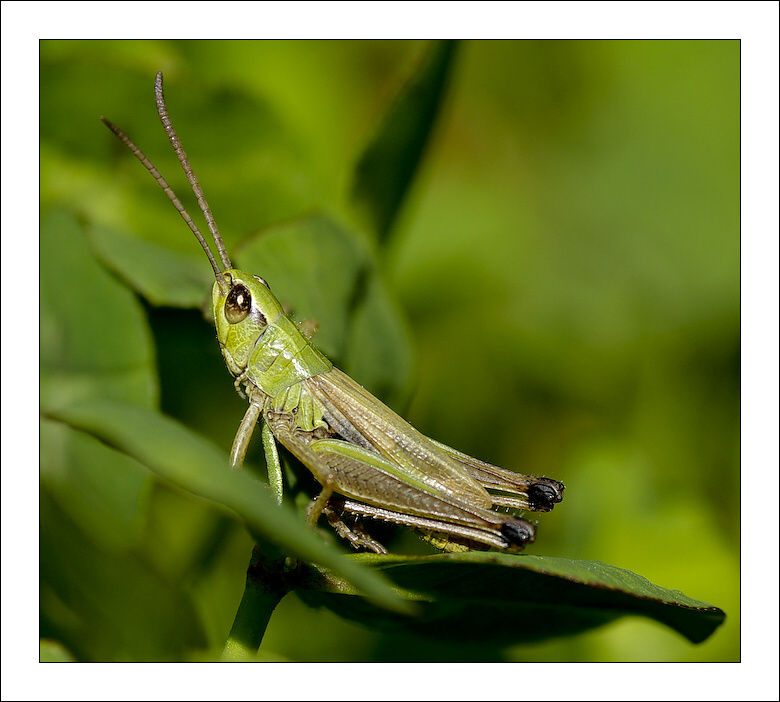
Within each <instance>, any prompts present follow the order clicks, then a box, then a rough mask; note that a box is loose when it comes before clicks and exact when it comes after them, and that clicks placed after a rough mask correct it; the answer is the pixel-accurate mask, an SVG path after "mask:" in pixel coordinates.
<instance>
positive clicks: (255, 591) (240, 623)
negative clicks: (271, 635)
mask: <svg viewBox="0 0 780 702" xmlns="http://www.w3.org/2000/svg"><path fill="white" fill-rule="evenodd" d="M295 580H296V575H295V571H291V570H290V569H289V568H288V567H287V566H286V565H285V561H284V559H274V560H270V559H268V558H267V557H266V556H265V555H264V554H263V553H262V551H260V549H259V548H258V547H257V546H255V547H254V548H253V549H252V558H251V559H250V561H249V568H248V569H247V573H246V585H245V587H244V596H243V597H242V598H241V604H240V605H239V606H238V611H237V612H236V618H235V619H234V620H233V626H232V628H231V629H230V635H229V636H228V638H227V641H226V642H225V648H224V650H223V651H222V660H223V661H246V660H254V659H255V656H256V655H257V649H258V648H259V647H260V643H261V642H262V640H263V635H264V634H265V630H266V627H267V626H268V622H269V620H270V619H271V614H272V613H273V611H274V609H276V605H278V604H279V602H280V601H281V599H282V598H283V597H284V596H285V595H286V594H287V593H288V592H290V590H292V589H293V588H294V587H295Z"/></svg>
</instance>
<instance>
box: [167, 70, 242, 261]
mask: <svg viewBox="0 0 780 702" xmlns="http://www.w3.org/2000/svg"><path fill="white" fill-rule="evenodd" d="M154 97H155V99H156V101H157V113H158V114H159V115H160V121H161V122H162V125H163V127H164V128H165V133H166V134H167V135H168V139H170V142H171V146H173V150H174V151H175V152H176V156H177V157H178V159H179V163H181V167H182V168H183V169H184V174H185V175H186V176H187V180H188V181H189V182H190V186H191V187H192V192H193V193H195V197H196V198H198V205H199V206H200V209H201V212H203V216H204V217H205V218H206V223H207V224H208V226H209V231H210V232H211V236H212V238H213V239H214V244H215V245H216V247H217V252H218V253H219V258H220V260H221V261H222V264H223V265H224V266H225V269H226V270H227V269H228V268H232V267H233V264H232V263H231V262H230V257H229V256H228V254H227V250H226V249H225V244H224V242H223V241H222V237H221V236H220V235H219V228H218V227H217V223H216V222H215V221H214V215H212V214H211V208H210V207H209V203H208V202H206V197H205V195H203V190H202V189H201V187H200V183H198V178H197V176H196V175H195V172H194V171H193V170H192V166H191V165H190V160H189V159H188V158H187V152H186V151H185V150H184V147H183V146H182V145H181V141H180V140H179V135H178V134H176V130H175V129H174V128H173V123H172V122H171V118H170V116H169V115H168V108H167V107H166V105H165V95H164V94H163V74H162V71H160V72H159V73H158V74H157V78H156V79H155V81H154Z"/></svg>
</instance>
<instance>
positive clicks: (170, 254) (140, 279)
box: [91, 223, 214, 307]
mask: <svg viewBox="0 0 780 702" xmlns="http://www.w3.org/2000/svg"><path fill="white" fill-rule="evenodd" d="M182 224H183V223H182ZM182 233H183V234H184V232H182ZM91 239H92V244H93V248H94V251H95V254H96V255H97V256H98V257H99V258H100V260H101V262H102V263H103V264H104V265H105V266H106V267H107V268H108V269H109V270H112V271H114V272H115V273H117V274H118V275H119V276H120V277H122V278H123V279H124V280H126V281H127V283H128V285H130V287H131V288H132V289H133V290H135V291H136V292H137V293H139V294H141V295H143V296H144V297H145V298H146V299H147V300H149V302H151V303H152V304H153V305H158V306H163V305H165V306H168V307H200V306H202V305H203V303H204V302H206V301H208V300H209V293H210V290H211V286H212V284H213V283H214V274H213V272H212V270H211V267H210V266H209V265H208V261H207V260H206V257H205V255H204V254H203V252H202V251H200V247H199V246H193V247H192V249H193V250H192V252H191V253H189V254H184V253H180V252H178V251H174V250H173V249H170V248H168V247H167V246H163V245H161V244H157V243H155V242H153V241H148V240H147V239H141V238H140V237H137V236H133V235H131V234H129V233H128V232H125V231H120V230H118V229H114V228H110V227H102V226H101V227H95V229H94V230H93V232H92V236H91ZM198 251H200V254H199V253H198Z"/></svg>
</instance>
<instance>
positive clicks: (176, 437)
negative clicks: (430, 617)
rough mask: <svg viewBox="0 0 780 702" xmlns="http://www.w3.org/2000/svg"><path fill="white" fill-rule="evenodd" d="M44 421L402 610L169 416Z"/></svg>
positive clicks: (384, 588)
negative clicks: (91, 440) (95, 442)
mask: <svg viewBox="0 0 780 702" xmlns="http://www.w3.org/2000/svg"><path fill="white" fill-rule="evenodd" d="M49 416H50V418H51V419H55V420H58V421H61V422H64V423H66V424H68V425H69V426H71V427H73V428H75V429H79V430H80V431H84V432H87V433H89V434H91V435H92V436H94V437H96V438H98V439H99V440H101V441H103V442H105V443H106V444H108V445H109V446H112V447H114V448H116V449H117V450H119V451H121V452H122V453H125V454H127V455H129V456H131V457H133V458H134V459H135V460H137V461H138V462H140V463H142V464H143V465H145V466H146V467H147V468H149V469H150V470H151V471H153V472H154V473H155V474H156V475H158V476H159V477H161V478H163V479H164V480H166V481H169V482H171V483H173V484H175V485H177V486H179V487H181V488H183V489H184V490H186V491H188V492H190V493H192V494H194V495H197V496H199V497H205V498H207V499H210V500H213V501H214V502H218V503H219V504H222V505H224V506H226V507H228V508H230V509H231V510H233V511H234V512H235V513H237V514H238V515H239V516H241V517H242V518H243V519H244V521H245V522H246V524H247V527H248V528H249V529H250V531H252V532H253V534H254V535H255V536H256V537H259V538H260V539H262V540H263V541H264V542H266V543H270V544H273V545H275V546H276V547H277V548H278V549H279V551H280V552H281V554H283V555H291V556H295V557H297V558H299V559H302V560H304V561H309V562H312V563H317V564H319V565H322V566H324V567H326V568H329V569H332V570H333V571H334V572H335V573H337V574H339V575H340V576H341V577H343V578H346V579H347V580H349V581H350V582H351V583H353V584H354V586H355V587H357V588H358V589H360V590H361V591H362V592H364V593H365V594H366V595H367V596H368V597H369V598H371V599H372V600H373V601H374V602H376V603H378V604H379V605H380V606H383V607H390V608H394V609H396V610H399V611H408V609H409V608H408V606H404V603H403V602H402V600H400V599H399V598H398V597H397V596H396V595H395V594H394V593H393V591H392V590H391V589H390V587H389V586H388V585H387V584H386V583H385V582H384V579H383V578H381V577H380V576H378V575H377V574H376V573H373V572H371V571H370V570H369V569H367V568H365V567H363V566H362V565H360V564H358V563H356V562H354V561H352V560H349V559H346V558H343V557H342V555H341V554H340V552H339V551H337V550H336V549H333V548H329V547H327V546H326V545H325V544H324V543H323V542H322V540H321V538H320V537H319V536H318V535H317V534H315V533H314V532H312V531H310V530H309V529H307V528H306V526H305V525H304V523H303V522H302V521H301V519H300V517H299V516H298V514H297V513H295V512H294V511H293V510H292V509H290V508H289V507H286V506H282V507H281V508H280V507H278V506H277V505H276V502H275V501H274V498H273V496H272V495H271V492H270V491H269V490H268V489H267V486H266V485H264V484H262V483H259V482H257V481H256V480H254V479H252V477H251V476H250V475H249V474H248V473H247V472H245V471H239V472H234V471H230V470H228V469H227V466H228V458H227V455H225V454H224V453H223V452H221V451H220V450H219V449H218V448H216V447H215V446H214V445H213V444H212V443H210V442H209V441H207V440H205V439H203V438H202V437H200V436H198V435H197V434H195V433H193V432H191V431H190V430H188V429H187V428H186V427H184V426H182V425H180V424H179V423H177V422H174V421H173V420H171V419H169V418H168V417H165V416H164V415H162V414H160V413H157V412H153V411H150V410H146V409H144V408H141V407H138V406H135V405H129V404H123V403H118V402H112V401H107V400H97V399H96V400H88V401H84V402H81V403H78V404H75V405H72V406H69V407H64V408H58V409H57V410H56V411H53V412H52V413H50V415H49Z"/></svg>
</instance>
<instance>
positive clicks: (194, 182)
mask: <svg viewBox="0 0 780 702" xmlns="http://www.w3.org/2000/svg"><path fill="white" fill-rule="evenodd" d="M154 92H155V97H156V99H157V111H158V112H159V114H160V119H161V120H162V123H163V127H165V131H166V133H167V134H168V138H169V139H170V140H171V144H172V145H173V148H174V150H175V151H176V155H177V156H178V158H179V161H180V162H181V164H182V168H184V172H185V174H186V175H187V180H189V182H190V185H191V186H192V190H193V192H194V193H195V196H196V197H197V198H198V204H199V205H200V208H201V210H202V211H203V215H204V217H205V218H206V222H207V223H208V225H209V230H210V231H211V235H212V236H213V237H214V243H215V244H216V246H217V251H218V252H219V256H220V259H221V261H222V263H223V265H224V266H225V269H226V270H227V269H228V268H232V267H233V264H232V263H231V262H230V258H229V257H228V255H227V251H226V250H225V244H224V243H223V241H222V237H221V236H220V235H219V230H218V229H217V225H216V222H215V221H214V217H213V216H212V214H211V210H210V209H209V206H208V203H207V202H206V198H205V197H204V196H203V190H202V189H201V187H200V184H199V183H198V179H197V178H196V177H195V174H194V173H193V171H192V167H191V166H190V162H189V160H188V159H187V154H186V153H185V152H184V149H183V148H182V146H181V142H180V141H179V137H178V135H177V134H176V131H175V130H174V129H173V125H172V124H171V120H170V117H169V116H168V110H167V109H166V107H165V98H164V96H163V92H162V72H160V73H158V74H157V80H156V81H155V84H154ZM100 119H101V121H102V122H103V124H105V125H106V126H107V127H108V128H109V129H110V130H111V131H112V132H113V133H114V134H115V135H116V136H117V137H119V139H120V140H121V141H122V142H123V143H124V144H125V146H127V148H129V149H130V151H132V152H133V154H134V155H135V157H136V158H137V159H138V160H139V161H140V162H141V163H142V164H143V165H144V167H145V168H146V170H148V171H149V173H151V174H152V177H153V178H154V179H155V180H156V181H157V184H158V185H159V186H160V187H161V188H162V189H163V192H165V194H166V195H167V196H168V199H169V200H170V201H171V202H172V203H173V206H174V207H175V208H176V209H177V211H178V212H179V214H180V215H181V217H182V219H183V220H184V221H185V222H186V223H187V226H188V227H189V228H190V230H191V231H192V233H193V234H194V235H195V237H196V238H197V240H198V241H199V242H200V245H201V246H202V247H203V250H204V251H205V252H206V256H208V259H209V263H211V267H212V268H213V269H214V275H215V276H216V278H217V281H218V282H219V283H221V284H224V281H225V277H224V276H223V274H222V273H223V271H222V270H220V267H219V264H217V261H216V259H215V258H214V254H213V253H212V252H211V249H210V248H209V245H208V243H207V242H206V240H205V238H204V237H203V234H201V233H200V230H199V229H198V226H197V225H196V224H195V222H193V221H192V217H190V214H189V212H187V210H186V209H185V207H184V205H182V203H181V200H179V198H178V197H176V193H174V192H173V189H172V188H171V186H170V185H168V183H167V182H166V180H165V178H163V177H162V175H161V174H160V172H159V171H158V170H157V169H156V168H155V167H154V164H153V163H152V162H151V161H150V160H149V159H148V158H147V157H146V156H145V154H144V152H143V151H141V149H139V148H138V147H137V146H136V145H135V144H134V143H133V142H132V140H131V139H130V137H128V136H127V135H126V134H125V133H124V132H123V131H122V130H121V129H119V127H117V126H116V125H115V124H113V123H112V122H110V121H109V120H107V119H106V118H105V117H103V116H101V117H100Z"/></svg>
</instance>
